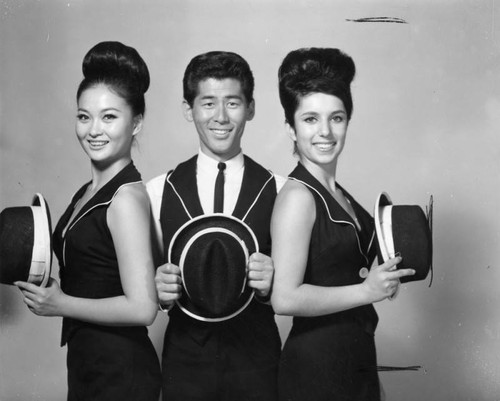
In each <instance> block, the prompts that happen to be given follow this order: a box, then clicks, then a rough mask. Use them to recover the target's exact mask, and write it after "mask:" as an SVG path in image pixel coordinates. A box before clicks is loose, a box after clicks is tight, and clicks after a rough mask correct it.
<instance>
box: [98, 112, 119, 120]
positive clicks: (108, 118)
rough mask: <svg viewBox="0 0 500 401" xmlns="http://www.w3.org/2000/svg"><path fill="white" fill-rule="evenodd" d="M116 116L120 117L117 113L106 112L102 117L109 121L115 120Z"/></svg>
mask: <svg viewBox="0 0 500 401" xmlns="http://www.w3.org/2000/svg"><path fill="white" fill-rule="evenodd" d="M116 118H118V117H117V116H116V115H114V114H111V113H106V114H104V116H103V117H102V119H103V120H104V121H108V122H110V121H113V120H115V119H116Z"/></svg>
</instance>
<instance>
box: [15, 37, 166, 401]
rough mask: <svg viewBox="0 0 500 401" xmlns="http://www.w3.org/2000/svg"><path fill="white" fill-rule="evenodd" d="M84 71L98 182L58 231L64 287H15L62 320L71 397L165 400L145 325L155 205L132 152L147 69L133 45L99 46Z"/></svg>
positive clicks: (149, 314)
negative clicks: (151, 218)
mask: <svg viewBox="0 0 500 401" xmlns="http://www.w3.org/2000/svg"><path fill="white" fill-rule="evenodd" d="M83 74H84V79H83V81H82V82H81V83H80V86H79V88H78V91H77V115H76V135H77V138H78V140H79V142H80V145H81V146H82V148H83V150H84V151H85V153H86V154H87V156H88V157H89V159H90V170H91V174H92V179H91V181H90V182H88V183H86V184H85V185H83V186H82V187H81V188H80V190H78V191H77V192H76V194H75V195H74V196H73V199H72V201H71V203H70V205H69V207H68V208H67V210H66V211H65V213H64V214H63V215H62V217H61V219H60V220H59V222H58V224H57V226H56V228H55V231H54V236H53V243H54V251H55V253H56V256H57V258H58V260H59V264H60V277H61V287H59V285H58V283H57V281H56V280H54V279H50V281H49V284H48V286H47V287H46V288H40V287H37V286H35V285H33V284H28V283H24V282H18V283H17V285H18V286H19V288H20V289H21V290H22V292H23V294H24V296H25V298H24V299H25V303H26V304H27V305H28V307H29V309H30V310H31V311H32V312H33V313H35V314H37V315H41V316H62V317H63V329H62V345H67V346H68V355H67V367H68V400H70V401H71V400H89V401H90V400H92V401H97V400H103V401H104V400H106V401H110V400H120V401H124V400H130V401H132V400H133V401H137V400H143V401H157V400H158V396H159V393H160V386H161V375H160V367H159V362H158V358H157V355H156V352H155V349H154V348H153V345H152V343H151V341H150V339H149V337H148V333H147V329H146V327H145V326H148V325H150V324H151V323H152V322H153V320H154V318H155V316H156V310H157V299H156V293H155V285H154V271H155V270H154V265H153V257H152V251H151V240H150V207H149V200H148V196H147V193H146V190H145V187H144V185H143V184H142V181H141V176H140V174H139V172H138V171H137V169H136V168H135V166H134V164H133V162H132V156H131V149H132V145H133V143H134V141H135V137H136V135H137V134H138V133H139V132H140V130H141V128H142V123H143V118H144V112H145V101H144V93H145V92H146V91H147V89H148V87H149V72H148V68H147V66H146V63H145V62H144V60H143V59H142V58H141V56H140V55H139V53H138V52H137V51H136V50H135V49H134V48H132V47H129V46H125V45H124V44H122V43H119V42H101V43H98V44H97V45H96V46H94V47H93V48H92V49H90V51H89V52H88V53H87V54H86V56H85V58H84V60H83Z"/></svg>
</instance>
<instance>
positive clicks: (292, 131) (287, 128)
mask: <svg viewBox="0 0 500 401" xmlns="http://www.w3.org/2000/svg"><path fill="white" fill-rule="evenodd" d="M285 131H286V133H287V134H288V136H289V137H290V139H291V140H292V141H294V142H295V141H297V135H296V134H295V128H293V127H292V126H291V125H290V123H289V122H288V121H285Z"/></svg>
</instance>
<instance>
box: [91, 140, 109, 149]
mask: <svg viewBox="0 0 500 401" xmlns="http://www.w3.org/2000/svg"><path fill="white" fill-rule="evenodd" d="M88 142H89V145H90V146H91V147H93V148H100V147H102V146H104V145H106V144H107V143H108V141H97V140H89V141H88Z"/></svg>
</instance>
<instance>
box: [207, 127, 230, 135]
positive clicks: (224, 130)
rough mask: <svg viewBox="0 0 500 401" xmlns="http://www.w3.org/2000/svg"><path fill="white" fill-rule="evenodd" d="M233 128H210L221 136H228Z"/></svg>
mask: <svg viewBox="0 0 500 401" xmlns="http://www.w3.org/2000/svg"><path fill="white" fill-rule="evenodd" d="M232 130H233V129H232V128H210V131H211V132H212V133H213V134H215V136H220V137H224V136H227V135H228V134H229V133H230V132H231V131H232Z"/></svg>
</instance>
